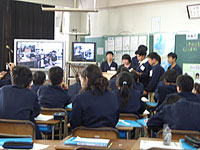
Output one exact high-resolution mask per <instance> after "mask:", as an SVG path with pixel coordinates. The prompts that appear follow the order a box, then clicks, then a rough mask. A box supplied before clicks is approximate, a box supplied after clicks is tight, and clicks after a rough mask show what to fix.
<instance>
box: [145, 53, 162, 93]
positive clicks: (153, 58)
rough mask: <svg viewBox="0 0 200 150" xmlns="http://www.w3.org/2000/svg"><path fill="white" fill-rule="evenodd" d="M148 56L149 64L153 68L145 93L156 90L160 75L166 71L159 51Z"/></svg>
mask: <svg viewBox="0 0 200 150" xmlns="http://www.w3.org/2000/svg"><path fill="white" fill-rule="evenodd" d="M147 57H148V61H149V64H150V65H152V66H153V68H152V70H151V71H150V73H149V77H150V81H149V84H148V85H147V87H146V88H145V90H144V92H143V95H146V94H148V92H154V91H155V89H156V87H157V84H158V82H159V80H160V77H161V76H162V75H163V73H164V72H165V70H164V69H163V67H161V66H160V63H161V58H160V56H159V55H158V54H157V53H155V52H152V53H150V54H149V55H148V56H147Z"/></svg>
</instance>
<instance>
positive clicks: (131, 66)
mask: <svg viewBox="0 0 200 150" xmlns="http://www.w3.org/2000/svg"><path fill="white" fill-rule="evenodd" d="M120 66H124V64H122V65H120ZM124 67H125V66H124ZM131 68H133V65H132V64H130V66H129V67H128V69H129V70H130V69H131Z"/></svg>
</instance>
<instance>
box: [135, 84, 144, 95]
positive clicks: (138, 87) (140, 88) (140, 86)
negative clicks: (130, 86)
mask: <svg viewBox="0 0 200 150" xmlns="http://www.w3.org/2000/svg"><path fill="white" fill-rule="evenodd" d="M135 89H136V90H137V91H139V92H140V93H141V94H143V91H144V86H143V84H142V83H140V82H139V83H138V82H136V83H135Z"/></svg>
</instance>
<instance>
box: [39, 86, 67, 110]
mask: <svg viewBox="0 0 200 150" xmlns="http://www.w3.org/2000/svg"><path fill="white" fill-rule="evenodd" d="M37 94H38V99H39V103H40V106H41V107H45V108H64V107H65V106H67V105H68V104H70V97H69V95H68V94H67V91H65V90H63V89H62V88H61V87H60V86H56V85H46V86H41V87H40V88H39V90H38V93H37Z"/></svg>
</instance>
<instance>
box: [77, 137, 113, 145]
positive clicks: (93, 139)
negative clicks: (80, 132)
mask: <svg viewBox="0 0 200 150" xmlns="http://www.w3.org/2000/svg"><path fill="white" fill-rule="evenodd" d="M74 141H76V142H89V143H104V144H108V143H109V142H110V140H109V139H97V138H96V139H95V138H81V137H77V138H76V139H75V140H74Z"/></svg>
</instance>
